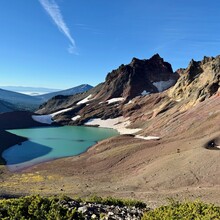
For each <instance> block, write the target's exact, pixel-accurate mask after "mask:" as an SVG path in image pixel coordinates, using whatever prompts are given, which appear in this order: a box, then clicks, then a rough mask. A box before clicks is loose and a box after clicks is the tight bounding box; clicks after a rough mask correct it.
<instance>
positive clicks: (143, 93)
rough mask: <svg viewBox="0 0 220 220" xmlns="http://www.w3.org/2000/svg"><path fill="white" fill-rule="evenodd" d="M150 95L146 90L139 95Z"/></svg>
mask: <svg viewBox="0 0 220 220" xmlns="http://www.w3.org/2000/svg"><path fill="white" fill-rule="evenodd" d="M149 94H150V92H147V91H146V90H144V91H143V92H142V93H141V95H143V96H144V95H149Z"/></svg>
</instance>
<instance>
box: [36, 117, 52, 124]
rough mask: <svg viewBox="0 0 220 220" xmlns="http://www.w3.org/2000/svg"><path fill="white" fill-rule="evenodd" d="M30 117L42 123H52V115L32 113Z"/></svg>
mask: <svg viewBox="0 0 220 220" xmlns="http://www.w3.org/2000/svg"><path fill="white" fill-rule="evenodd" d="M32 119H33V120H34V121H37V122H40V123H43V124H49V125H50V124H52V123H53V120H52V116H51V115H32Z"/></svg>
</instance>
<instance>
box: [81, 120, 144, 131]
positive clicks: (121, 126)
mask: <svg viewBox="0 0 220 220" xmlns="http://www.w3.org/2000/svg"><path fill="white" fill-rule="evenodd" d="M84 125H93V126H94V125H98V126H99V127H103V128H113V129H116V130H118V132H119V133H120V134H134V133H136V132H138V131H140V130H141V129H139V128H137V129H130V128H126V127H127V126H128V125H130V121H129V120H128V119H125V118H124V117H122V116H121V117H118V118H109V119H106V120H102V119H101V118H93V119H90V120H89V121H87V122H86V123H85V124H84Z"/></svg>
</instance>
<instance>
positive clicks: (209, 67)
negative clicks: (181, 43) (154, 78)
mask: <svg viewBox="0 0 220 220" xmlns="http://www.w3.org/2000/svg"><path fill="white" fill-rule="evenodd" d="M178 73H181V74H180V78H179V80H178V81H177V83H176V84H175V86H174V87H173V88H171V89H170V91H169V95H170V96H171V97H173V98H174V99H176V100H185V101H186V102H187V103H188V107H190V106H192V105H195V104H197V103H198V102H201V101H203V100H205V99H206V98H209V97H211V96H212V95H214V94H216V93H217V91H218V89H219V86H220V56H217V57H215V58H214V57H204V59H203V60H202V61H194V60H191V61H190V63H189V65H188V67H187V68H186V69H181V70H179V71H178Z"/></svg>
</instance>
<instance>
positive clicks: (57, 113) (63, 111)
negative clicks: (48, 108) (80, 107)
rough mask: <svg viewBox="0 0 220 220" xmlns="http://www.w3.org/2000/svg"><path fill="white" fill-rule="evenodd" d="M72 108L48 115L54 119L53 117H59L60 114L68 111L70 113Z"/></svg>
mask: <svg viewBox="0 0 220 220" xmlns="http://www.w3.org/2000/svg"><path fill="white" fill-rule="evenodd" d="M71 109H72V108H66V109H62V110H60V111H58V112H54V113H52V114H50V115H51V116H52V117H54V116H55V115H59V114H61V113H63V112H68V111H70V110H71Z"/></svg>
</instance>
